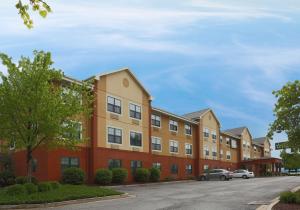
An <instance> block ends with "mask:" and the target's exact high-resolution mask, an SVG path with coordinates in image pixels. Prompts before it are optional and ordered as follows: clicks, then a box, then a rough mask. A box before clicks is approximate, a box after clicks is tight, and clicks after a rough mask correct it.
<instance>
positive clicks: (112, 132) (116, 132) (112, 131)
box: [107, 127, 122, 144]
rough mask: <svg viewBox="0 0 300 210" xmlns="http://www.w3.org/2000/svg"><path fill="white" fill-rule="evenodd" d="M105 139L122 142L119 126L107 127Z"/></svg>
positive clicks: (116, 142) (115, 142)
mask: <svg viewBox="0 0 300 210" xmlns="http://www.w3.org/2000/svg"><path fill="white" fill-rule="evenodd" d="M107 139H108V143H112V144H122V130H121V129H119V128H113V127H108V128H107Z"/></svg>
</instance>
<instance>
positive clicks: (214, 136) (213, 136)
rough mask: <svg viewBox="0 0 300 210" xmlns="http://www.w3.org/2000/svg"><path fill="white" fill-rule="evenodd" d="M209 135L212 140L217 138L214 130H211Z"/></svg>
mask: <svg viewBox="0 0 300 210" xmlns="http://www.w3.org/2000/svg"><path fill="white" fill-rule="evenodd" d="M211 137H212V139H213V140H216V139H217V133H216V131H211Z"/></svg>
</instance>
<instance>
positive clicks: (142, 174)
mask: <svg viewBox="0 0 300 210" xmlns="http://www.w3.org/2000/svg"><path fill="white" fill-rule="evenodd" d="M149 177H150V172H149V170H148V169H146V168H137V169H136V171H135V173H134V180H135V181H136V182H148V181H149Z"/></svg>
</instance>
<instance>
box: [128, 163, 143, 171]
mask: <svg viewBox="0 0 300 210" xmlns="http://www.w3.org/2000/svg"><path fill="white" fill-rule="evenodd" d="M137 168H142V161H140V160H132V161H130V169H131V173H132V174H134V173H135V171H136V169H137Z"/></svg>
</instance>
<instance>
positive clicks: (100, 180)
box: [95, 169, 112, 185]
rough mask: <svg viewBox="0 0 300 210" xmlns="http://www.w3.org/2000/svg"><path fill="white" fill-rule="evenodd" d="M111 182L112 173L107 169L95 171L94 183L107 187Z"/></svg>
mask: <svg viewBox="0 0 300 210" xmlns="http://www.w3.org/2000/svg"><path fill="white" fill-rule="evenodd" d="M111 181H112V172H111V170H108V169H99V170H97V171H96V177H95V182H96V183H97V184H100V185H108V184H110V183H111Z"/></svg>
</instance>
